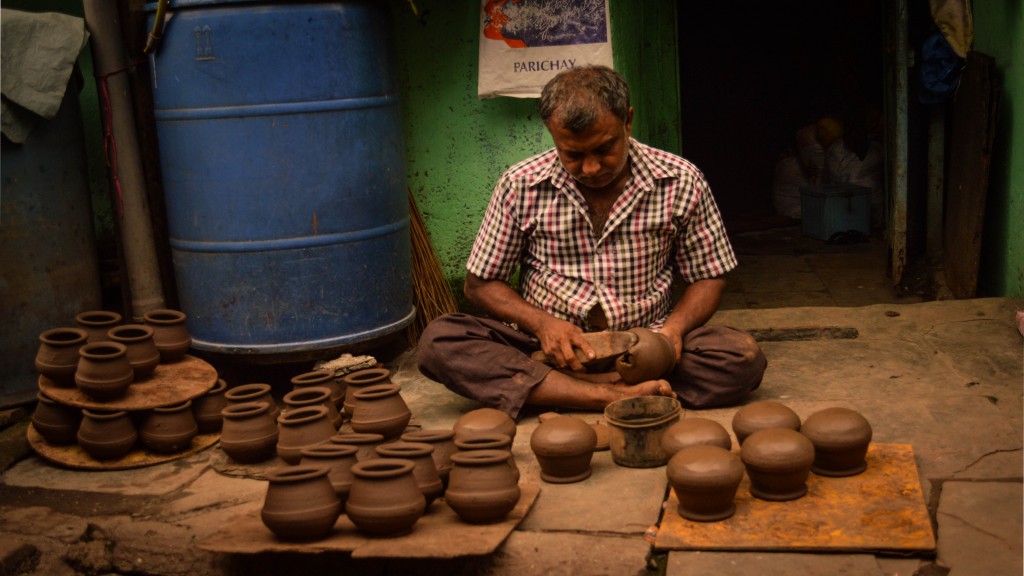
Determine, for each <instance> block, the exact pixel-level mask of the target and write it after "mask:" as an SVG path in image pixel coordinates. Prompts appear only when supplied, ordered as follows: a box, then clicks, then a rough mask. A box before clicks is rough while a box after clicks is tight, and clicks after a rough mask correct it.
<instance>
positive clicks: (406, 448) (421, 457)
mask: <svg viewBox="0 0 1024 576" xmlns="http://www.w3.org/2000/svg"><path fill="white" fill-rule="evenodd" d="M433 451H434V447H433V446H431V445H430V444H425V443H423V442H391V443H388V444H381V445H380V446H377V455H378V456H380V457H381V458H401V459H403V460H409V461H411V462H412V463H413V464H415V467H414V468H413V470H412V475H413V477H414V478H416V485H417V486H419V487H420V490H422V491H423V497H424V498H426V500H427V508H429V507H430V505H431V504H433V502H434V500H436V499H438V498H440V497H441V495H442V494H444V483H443V482H441V476H439V475H438V473H437V466H435V465H434V458H433V457H432V456H431V453H432V452H433Z"/></svg>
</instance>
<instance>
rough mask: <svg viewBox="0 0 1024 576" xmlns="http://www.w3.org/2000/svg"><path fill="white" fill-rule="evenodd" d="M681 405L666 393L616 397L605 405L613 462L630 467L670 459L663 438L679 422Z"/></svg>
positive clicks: (650, 464) (647, 466) (638, 466)
mask: <svg viewBox="0 0 1024 576" xmlns="http://www.w3.org/2000/svg"><path fill="white" fill-rule="evenodd" d="M682 411H683V408H682V405H681V404H679V401H678V400H676V399H675V398H669V397H667V396H640V397H636V398H624V399H622V400H617V401H615V402H612V403H611V404H609V405H607V406H605V408H604V419H605V421H606V422H608V424H609V426H608V444H609V448H610V449H611V452H612V461H613V462H615V463H616V464H618V465H619V466H625V467H627V468H653V467H655V466H663V465H665V463H666V462H668V456H667V455H666V454H665V451H664V450H662V449H661V437H662V436H663V435H664V434H665V430H666V429H668V427H669V426H671V425H673V424H675V423H676V422H678V421H679V414H680V413H682Z"/></svg>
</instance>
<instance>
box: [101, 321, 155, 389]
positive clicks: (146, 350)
mask: <svg viewBox="0 0 1024 576" xmlns="http://www.w3.org/2000/svg"><path fill="white" fill-rule="evenodd" d="M107 336H108V338H109V339H110V340H112V341H114V342H120V343H121V344H124V345H125V347H126V348H128V353H127V356H128V364H131V367H132V372H133V373H134V374H135V381H136V382H137V381H139V380H143V379H145V378H149V376H150V375H151V374H152V373H153V370H155V369H156V367H157V365H158V364H160V351H159V350H157V349H156V343H155V342H154V341H153V329H152V328H150V327H149V326H144V325H142V324H122V325H120V326H115V327H113V328H111V329H110V331H109V332H107Z"/></svg>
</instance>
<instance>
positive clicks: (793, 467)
mask: <svg viewBox="0 0 1024 576" xmlns="http://www.w3.org/2000/svg"><path fill="white" fill-rule="evenodd" d="M740 458H741V459H742V460H743V465H744V466H745V467H746V469H747V475H748V476H750V493H751V494H752V495H753V496H754V497H756V498H760V499H762V500H772V501H785V500H796V499H797V498H800V497H802V496H803V495H804V494H806V493H807V477H808V475H809V474H810V472H811V463H812V462H814V445H813V444H811V441H810V440H808V439H807V437H806V436H804V435H803V434H801V433H799V432H797V431H796V430H792V429H790V428H765V429H763V430H758V431H757V432H754V433H753V434H751V435H750V436H748V437H747V439H746V440H744V442H743V445H742V447H741V448H740Z"/></svg>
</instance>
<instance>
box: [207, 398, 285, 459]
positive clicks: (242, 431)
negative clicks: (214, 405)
mask: <svg viewBox="0 0 1024 576" xmlns="http://www.w3.org/2000/svg"><path fill="white" fill-rule="evenodd" d="M220 414H221V416H222V417H223V419H224V423H223V427H222V428H221V431H220V447H221V449H222V450H224V453H225V454H227V455H228V456H229V457H230V458H231V459H232V460H235V461H237V462H242V463H244V464H248V463H253V462H262V461H264V460H267V459H269V458H271V457H272V456H274V454H275V451H276V449H277V438H278V430H277V423H276V422H275V421H274V419H273V418H271V416H270V405H269V404H267V403H266V402H244V403H240V404H230V403H229V404H228V405H227V406H225V407H224V409H223V410H221V413H220Z"/></svg>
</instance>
